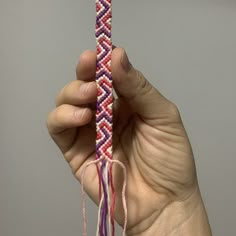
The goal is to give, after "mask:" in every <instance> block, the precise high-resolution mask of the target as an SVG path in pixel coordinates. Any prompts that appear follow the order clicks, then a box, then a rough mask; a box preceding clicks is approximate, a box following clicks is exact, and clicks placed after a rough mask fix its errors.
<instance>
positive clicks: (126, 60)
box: [121, 50, 131, 72]
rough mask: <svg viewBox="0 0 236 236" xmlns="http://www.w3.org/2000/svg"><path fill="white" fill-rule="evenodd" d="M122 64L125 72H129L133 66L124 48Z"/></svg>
mask: <svg viewBox="0 0 236 236" xmlns="http://www.w3.org/2000/svg"><path fill="white" fill-rule="evenodd" d="M121 65H122V67H123V69H124V71H125V72H129V71H130V68H131V63H130V61H129V58H128V56H127V54H126V52H125V50H124V52H123V55H122V57H121Z"/></svg>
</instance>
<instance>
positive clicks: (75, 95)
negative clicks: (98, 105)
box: [56, 80, 97, 106]
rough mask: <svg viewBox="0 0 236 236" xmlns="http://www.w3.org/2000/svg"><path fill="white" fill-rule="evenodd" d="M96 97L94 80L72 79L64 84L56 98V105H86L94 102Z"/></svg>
mask: <svg viewBox="0 0 236 236" xmlns="http://www.w3.org/2000/svg"><path fill="white" fill-rule="evenodd" d="M96 98H97V85H96V82H95V81H93V82H84V81H80V80H74V81H72V82H70V83H69V84H68V85H66V86H65V87H64V88H63V89H62V90H61V91H60V93H59V94H58V96H57V98H56V106H60V105H62V104H70V105H75V106H77V105H86V104H88V103H94V102H95V101H96Z"/></svg>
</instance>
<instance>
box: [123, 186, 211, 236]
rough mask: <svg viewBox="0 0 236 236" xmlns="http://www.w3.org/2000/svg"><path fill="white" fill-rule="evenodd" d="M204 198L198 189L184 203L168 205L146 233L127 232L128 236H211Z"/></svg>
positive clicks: (178, 202)
mask: <svg viewBox="0 0 236 236" xmlns="http://www.w3.org/2000/svg"><path fill="white" fill-rule="evenodd" d="M211 235H212V234H211V230H210V225H209V222H208V217H207V213H206V210H205V207H204V203H203V201H202V197H201V194H200V191H199V188H198V187H197V188H196V190H195V191H194V193H193V194H192V195H191V196H190V197H189V198H188V199H187V200H184V201H176V202H173V203H171V204H170V205H168V206H167V207H166V208H165V209H163V210H162V212H161V213H160V214H159V215H158V217H157V218H156V220H155V221H154V223H153V224H152V225H151V226H150V227H149V228H148V229H147V230H145V232H137V231H136V232H134V231H133V232H127V236H211Z"/></svg>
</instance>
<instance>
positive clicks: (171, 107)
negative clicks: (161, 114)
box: [168, 102, 180, 120]
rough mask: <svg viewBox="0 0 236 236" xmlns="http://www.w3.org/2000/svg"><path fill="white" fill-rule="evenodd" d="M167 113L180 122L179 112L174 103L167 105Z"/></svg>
mask: <svg viewBox="0 0 236 236" xmlns="http://www.w3.org/2000/svg"><path fill="white" fill-rule="evenodd" d="M168 111H169V113H170V115H171V116H173V117H174V118H176V119H178V120H180V112H179V109H178V107H177V105H176V104H175V103H173V102H170V103H169V107H168Z"/></svg>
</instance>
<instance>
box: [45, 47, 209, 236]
mask: <svg viewBox="0 0 236 236" xmlns="http://www.w3.org/2000/svg"><path fill="white" fill-rule="evenodd" d="M95 73H96V52H94V51H85V52H84V53H83V54H82V55H81V56H80V60H79V63H78V65H77V67H76V75H77V79H76V80H74V81H72V82H70V83H69V84H67V85H66V86H65V87H64V88H63V89H62V90H61V91H60V92H59V94H58V96H57V98H56V108H55V109H54V110H53V111H52V112H50V113H49V115H48V118H47V127H48V131H49V133H50V135H51V137H52V138H53V140H54V141H55V143H56V144H57V145H58V147H59V148H60V150H61V151H62V153H63V155H64V157H65V160H66V161H67V162H68V164H69V166H70V167H71V169H72V172H73V174H74V176H75V177H76V178H77V179H78V180H79V181H81V171H82V169H83V167H84V165H86V164H87V163H88V162H89V161H91V160H94V159H95V139H96V132H95V122H94V117H95V102H96V97H97V88H96V82H95ZM112 76H113V85H114V88H115V90H116V93H117V94H118V98H117V99H116V100H115V101H114V106H113V110H114V127H113V129H114V130H113V132H114V134H113V136H114V137H113V158H114V159H117V160H119V161H121V162H122V163H123V164H124V165H125V166H126V169H127V190H126V197H127V206H128V227H127V235H129V236H131V235H145V236H146V235H148V236H149V235H150V236H152V235H153V236H154V235H155V236H156V235H160V236H162V235H163V236H168V235H181V236H184V235H188V236H189V235H201V236H208V235H211V231H210V226H209V223H208V219H207V215H206V211H205V208H204V204H203V201H202V198H201V194H200V191H199V187H198V182H197V176H196V169H195V164H194V159H193V153H192V149H191V145H190V142H189V139H188V136H187V134H186V131H185V129H184V126H183V123H182V120H181V117H180V114H179V111H178V108H177V107H176V105H175V104H174V103H172V102H170V101H169V100H168V99H167V98H165V97H164V96H163V95H162V94H161V93H160V92H159V91H158V90H157V89H156V88H154V87H153V86H152V85H151V84H150V83H149V82H148V80H147V79H146V78H145V77H144V75H143V74H142V73H141V72H140V71H138V70H137V69H135V68H134V67H133V66H132V64H131V63H130V62H129V60H128V57H127V55H126V53H125V50H124V49H122V48H115V49H114V50H113V52H112ZM113 171H114V172H113V177H114V182H115V188H116V192H117V200H116V207H115V219H116V221H117V222H118V223H119V224H120V225H122V224H123V221H124V217H123V207H122V201H121V190H122V184H123V175H122V170H121V169H120V167H119V166H117V165H114V167H113ZM85 190H86V192H87V193H88V194H89V196H90V197H91V199H92V200H93V201H94V202H96V203H97V204H98V201H99V200H98V180H97V172H96V168H95V166H92V167H89V168H88V170H87V172H86V178H85ZM175 216H176V217H175ZM193 225H195V226H194V227H193Z"/></svg>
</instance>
